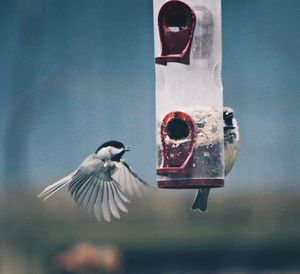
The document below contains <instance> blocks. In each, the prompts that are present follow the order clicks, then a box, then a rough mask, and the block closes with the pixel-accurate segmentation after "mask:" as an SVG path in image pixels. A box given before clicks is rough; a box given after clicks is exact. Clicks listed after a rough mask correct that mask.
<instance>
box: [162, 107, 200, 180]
mask: <svg viewBox="0 0 300 274" xmlns="http://www.w3.org/2000/svg"><path fill="white" fill-rule="evenodd" d="M160 134H161V142H162V151H161V154H162V155H161V156H162V163H161V166H160V167H159V168H158V169H157V174H158V175H168V174H170V173H187V172H188V169H187V167H188V164H189V162H190V160H191V159H192V156H193V151H194V148H195V146H196V142H197V126H196V124H195V123H194V121H193V120H192V118H191V117H190V116H189V115H188V114H186V113H184V112H181V111H175V112H170V113H168V114H167V115H166V116H165V117H164V119H163V121H162V124H161V133H160Z"/></svg>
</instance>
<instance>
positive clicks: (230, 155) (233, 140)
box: [192, 107, 240, 211]
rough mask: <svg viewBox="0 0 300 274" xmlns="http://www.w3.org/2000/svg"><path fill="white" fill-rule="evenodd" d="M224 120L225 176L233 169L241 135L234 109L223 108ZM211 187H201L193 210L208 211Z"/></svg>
mask: <svg viewBox="0 0 300 274" xmlns="http://www.w3.org/2000/svg"><path fill="white" fill-rule="evenodd" d="M223 121H224V162H225V170H224V173H225V176H226V175H227V174H228V173H229V172H230V171H231V169H232V167H233V165H234V162H235V159H236V156H237V153H238V149H239V144H240V135H239V130H238V126H237V121H236V119H235V118H234V113H233V110H232V109H231V108H229V107H224V108H223ZM209 191H210V188H199V190H198V192H197V195H196V198H195V201H194V203H193V205H192V209H193V210H200V211H206V210H207V200H208V194H209Z"/></svg>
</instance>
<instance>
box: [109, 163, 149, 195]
mask: <svg viewBox="0 0 300 274" xmlns="http://www.w3.org/2000/svg"><path fill="white" fill-rule="evenodd" d="M116 167H117V169H116V171H115V173H114V174H113V175H112V177H113V179H114V180H115V181H117V182H118V184H119V185H120V188H121V190H122V192H125V193H128V194H129V195H130V196H132V195H137V196H141V189H142V188H143V186H148V184H147V183H146V182H145V181H144V180H143V179H141V178H140V177H139V176H138V175H137V174H136V173H135V172H134V171H132V169H131V168H130V167H129V166H128V164H127V163H126V162H125V161H120V162H118V163H116Z"/></svg>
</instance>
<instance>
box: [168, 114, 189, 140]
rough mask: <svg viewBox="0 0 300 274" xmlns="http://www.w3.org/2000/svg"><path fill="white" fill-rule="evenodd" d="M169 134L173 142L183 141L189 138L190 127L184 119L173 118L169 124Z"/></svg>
mask: <svg viewBox="0 0 300 274" xmlns="http://www.w3.org/2000/svg"><path fill="white" fill-rule="evenodd" d="M167 134H168V136H169V137H170V139H172V140H183V139H185V138H187V137H188V136H189V127H188V125H187V124H186V122H185V121H183V120H182V119H179V118H173V119H171V120H170V121H169V123H168V124H167Z"/></svg>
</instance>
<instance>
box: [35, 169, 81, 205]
mask: <svg viewBox="0 0 300 274" xmlns="http://www.w3.org/2000/svg"><path fill="white" fill-rule="evenodd" d="M74 174H75V172H72V173H71V174H69V175H67V176H66V177H64V178H62V179H60V180H59V181H57V182H55V183H54V184H52V185H50V186H47V187H46V188H45V189H44V190H43V191H42V192H41V193H40V194H38V195H37V197H38V198H43V199H44V200H46V199H48V198H49V197H50V196H52V195H53V194H54V193H55V192H57V191H58V190H60V189H61V188H63V187H64V186H65V185H67V184H68V183H70V181H71V179H72V177H73V175H74Z"/></svg>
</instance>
